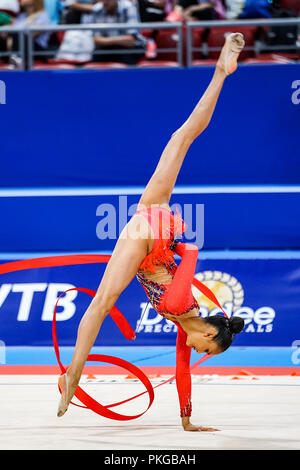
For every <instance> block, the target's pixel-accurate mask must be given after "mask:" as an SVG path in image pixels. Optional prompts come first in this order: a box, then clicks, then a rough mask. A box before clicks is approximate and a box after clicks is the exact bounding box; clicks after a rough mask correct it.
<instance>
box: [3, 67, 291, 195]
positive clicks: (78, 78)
mask: <svg viewBox="0 0 300 470" xmlns="http://www.w3.org/2000/svg"><path fill="white" fill-rule="evenodd" d="M212 75H213V67H199V68H191V69H189V68H185V69H174V68H173V69H170V68H169V69H168V68H164V69H155V68H153V69H137V70H135V69H129V70H121V71H119V70H105V71H102V72H101V71H97V72H95V71H88V70H78V71H69V70H68V71H63V70H60V71H34V72H21V71H20V72H18V73H12V74H9V73H7V72H1V71H0V80H2V81H3V82H5V85H6V105H5V106H3V105H0V119H1V133H2V135H3V136H5V138H3V139H2V140H1V154H2V155H3V156H5V157H4V158H3V159H2V160H1V172H0V187H29V188H30V187H46V186H48V187H52V186H55V187H61V186H68V187H73V186H111V185H113V186H119V185H123V184H126V185H141V184H146V182H147V181H148V180H149V178H150V177H151V174H152V172H153V171H154V169H155V167H156V165H157V162H158V159H159V157H160V155H161V153H162V151H163V149H164V147H165V145H166V144H167V142H168V140H169V138H170V137H171V135H172V133H173V132H174V131H175V130H176V129H178V128H179V127H180V126H182V124H183V122H184V121H185V120H186V119H187V118H188V116H189V114H190V113H191V112H192V110H193V109H194V107H195V106H196V103H197V102H198V100H199V99H200V98H201V96H202V94H203V93H204V91H205V90H206V88H207V86H208V84H209V82H210V80H211V78H212ZM298 80H299V64H296V63H295V64H276V65H270V64H268V65H266V66H263V65H256V66H255V65H251V66H241V67H239V69H238V71H237V73H235V74H234V75H232V76H231V77H230V78H229V79H228V81H226V83H225V85H224V88H223V90H222V93H221V96H220V99H219V102H218V105H217V107H216V112H215V113H214V116H213V119H212V121H211V122H210V124H209V127H208V129H207V130H206V131H205V132H204V133H203V134H202V135H201V137H200V138H199V139H197V141H196V142H195V143H194V144H193V145H192V146H191V148H190V150H189V155H188V158H187V159H186V161H185V163H184V165H183V167H182V170H181V172H180V175H179V179H178V183H179V184H182V185H187V184H191V185H195V184H196V185H199V184H217V185H222V184H299V183H300V173H299V160H298V159H297V158H295V156H296V155H297V154H298V150H299V110H300V105H299V100H298V99H297V97H298V96H299V83H298ZM20 83H22V86H20ZM24 90H26V92H24ZM0 99H1V97H0ZM16 116H17V121H16ZM281 116H284V119H280V117H281Z"/></svg>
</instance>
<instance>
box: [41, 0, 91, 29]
mask: <svg viewBox="0 0 300 470" xmlns="http://www.w3.org/2000/svg"><path fill="white" fill-rule="evenodd" d="M50 1H51V0H50ZM97 1H98V0H80V1H79V2H76V1H74V0H66V1H65V2H64V5H65V8H64V10H63V13H62V23H64V24H80V23H81V17H82V15H83V14H85V13H87V14H92V12H93V10H92V7H93V5H94V4H95V3H97Z"/></svg>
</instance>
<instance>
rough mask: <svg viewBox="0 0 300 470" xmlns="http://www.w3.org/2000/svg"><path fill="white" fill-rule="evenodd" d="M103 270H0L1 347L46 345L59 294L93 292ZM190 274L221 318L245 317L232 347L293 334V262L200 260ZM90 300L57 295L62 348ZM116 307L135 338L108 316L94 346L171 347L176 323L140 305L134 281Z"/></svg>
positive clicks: (299, 292)
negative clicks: (214, 299) (223, 315)
mask: <svg viewBox="0 0 300 470" xmlns="http://www.w3.org/2000/svg"><path fill="white" fill-rule="evenodd" d="M200 258H201V253H200ZM104 269H105V265H101V264H90V265H80V266H67V267H55V268H42V269H32V270H28V271H23V272H22V271H20V272H15V273H9V274H5V275H1V279H0V281H1V283H0V340H1V341H3V342H4V343H5V344H6V345H7V346H18V345H19V346H21V345H23V346H49V345H51V344H52V336H51V322H52V317H53V310H54V305H55V303H56V300H57V298H58V296H59V295H60V294H61V292H63V291H65V290H67V289H70V288H72V287H86V288H90V289H93V290H96V289H97V287H98V284H99V282H100V280H101V277H102V275H103V272H104ZM196 277H197V278H198V279H199V280H201V281H202V282H204V283H206V284H207V285H208V287H210V289H212V290H213V292H214V293H215V295H216V296H217V298H218V299H219V301H220V303H221V304H222V306H223V308H224V309H225V311H226V312H227V314H228V316H232V315H238V316H241V317H243V318H244V320H245V323H246V326H245V329H244V331H243V332H242V333H241V334H239V335H237V337H236V338H235V340H234V345H235V346H291V345H292V343H293V342H294V341H296V340H299V339H300V338H299V337H298V336H299V331H300V315H299V311H300V266H299V260H295V259H294V260H293V259H285V260H284V259H281V260H280V259H231V260H228V259H219V260H218V259H214V260H213V259H202V260H201V259H199V261H198V264H197V269H196ZM194 296H195V297H196V298H197V300H198V302H199V304H200V307H201V315H202V316H203V317H206V316H208V315H214V314H216V313H218V309H216V308H215V307H214V305H212V304H211V303H210V302H209V301H208V299H207V298H205V297H204V296H202V295H200V293H199V292H198V291H196V290H195V291H194ZM90 300H91V298H90V297H88V296H87V295H86V294H83V293H81V292H77V291H71V292H68V293H67V294H66V295H65V296H64V297H63V298H62V299H61V300H60V304H59V305H60V306H59V308H58V313H57V321H58V324H57V329H58V339H59V343H60V345H61V346H73V345H74V343H75V340H76V332H77V327H78V325H79V322H80V319H81V318H82V315H83V314H84V311H85V309H86V308H87V307H88V305H89V302H90ZM117 306H118V308H119V309H120V310H121V312H122V313H123V314H124V315H125V316H126V318H127V319H128V321H129V323H130V324H131V326H132V327H133V328H134V329H135V330H136V331H137V337H136V340H135V341H134V342H132V341H127V340H126V339H125V338H124V337H123V336H122V335H121V333H120V331H119V330H118V328H117V327H116V325H115V324H114V322H113V320H112V319H111V318H109V317H107V319H106V320H105V322H104V324H103V327H102V329H101V332H100V334H99V336H98V338H97V340H96V345H98V346H132V345H137V346H145V345H148V346H168V345H174V344H175V338H176V327H175V325H174V324H173V323H172V322H170V321H167V320H165V319H163V318H162V317H160V316H159V315H158V314H157V313H156V312H155V311H154V309H153V308H149V306H148V307H147V300H146V297H145V294H144V291H143V289H142V287H141V286H140V285H139V284H138V282H137V280H136V279H134V280H133V281H132V282H131V284H130V285H129V286H128V288H127V289H126V290H125V291H124V292H123V293H122V295H121V296H120V298H119V299H118V301H117ZM143 313H144V314H143ZM297 335H298V336H297Z"/></svg>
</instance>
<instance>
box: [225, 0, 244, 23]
mask: <svg viewBox="0 0 300 470" xmlns="http://www.w3.org/2000/svg"><path fill="white" fill-rule="evenodd" d="M244 5H245V0H226V16H227V19H228V20H234V19H236V18H238V17H239V16H240V14H241V13H242V11H243V8H244Z"/></svg>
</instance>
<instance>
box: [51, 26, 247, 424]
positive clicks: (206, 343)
mask: <svg viewBox="0 0 300 470" xmlns="http://www.w3.org/2000/svg"><path fill="white" fill-rule="evenodd" d="M243 47H244V40H243V36H242V35H241V34H239V33H234V34H230V35H228V36H227V37H226V40H225V44H224V46H223V49H222V51H221V54H220V57H219V60H218V62H217V64H216V68H215V72H214V75H213V78H212V80H211V83H210V84H209V86H208V88H207V90H206V91H205V93H204V95H203V96H202V98H201V100H200V101H199V103H198V104H197V106H196V107H195V109H194V111H193V112H192V114H191V115H190V117H189V118H188V119H187V121H186V122H185V123H184V124H183V125H182V126H181V127H180V128H179V129H178V130H177V131H176V132H175V133H174V134H173V135H172V137H171V139H170V141H169V142H168V144H167V146H166V148H165V149H164V151H163V153H162V156H161V158H160V160H159V163H158V165H157V168H156V170H155V172H154V174H153V176H152V177H151V179H150V181H149V183H148V185H147V186H146V188H145V190H144V193H143V195H142V197H141V199H140V201H139V204H138V208H137V212H136V214H135V215H134V216H133V217H132V218H131V220H130V221H129V223H128V224H127V225H126V227H125V228H124V230H123V231H122V233H121V235H120V237H119V239H118V241H117V243H116V246H115V249H114V251H113V253H112V256H111V258H110V261H109V263H108V264H107V267H106V270H105V273H104V275H103V278H102V280H101V283H100V285H99V288H98V290H97V294H96V296H95V297H94V299H93V301H92V302H91V304H90V306H89V307H88V309H87V311H86V312H85V314H84V316H83V318H82V320H81V322H80V325H79V328H78V335H77V341H76V346H75V351H74V355H73V358H72V362H71V364H70V366H69V368H68V370H67V373H66V374H64V375H62V376H60V377H59V387H60V390H61V392H62V394H61V399H60V402H59V407H58V413H57V415H58V416H63V415H64V413H65V412H66V411H67V408H68V405H69V403H70V401H71V399H72V397H73V395H74V393H75V391H76V388H77V385H78V383H79V380H80V377H81V374H82V370H83V367H84V364H85V362H86V358H87V356H88V354H89V352H90V350H91V348H92V346H93V344H94V342H95V340H96V337H97V335H98V333H99V330H100V327H101V325H102V322H103V320H104V319H105V317H106V316H107V315H108V313H109V312H110V310H111V309H112V307H113V306H114V305H115V303H116V301H117V299H118V297H119V296H120V294H121V293H122V292H123V291H124V289H125V288H126V287H127V286H128V284H129V283H130V282H131V280H132V279H133V277H134V276H137V278H138V280H139V282H140V283H141V285H142V286H143V288H144V289H145V291H146V294H147V296H148V299H149V301H150V303H151V305H152V306H153V307H154V308H155V310H156V311H157V312H158V313H160V314H161V315H162V316H164V317H165V318H167V319H169V320H172V321H173V322H174V323H175V324H176V325H177V327H178V335H177V343H176V355H177V359H176V385H177V390H178V395H179V402H180V415H181V418H182V426H183V428H184V429H185V430H186V431H213V430H214V429H212V428H204V427H199V426H193V425H192V424H191V423H190V416H191V376H190V356H191V348H194V349H195V350H196V351H197V352H198V353H203V352H206V353H208V354H210V355H212V354H219V353H221V352H223V351H225V350H226V349H227V348H228V347H229V346H230V344H231V343H232V340H233V338H234V336H235V334H236V333H240V332H241V331H242V329H243V326H244V321H243V320H242V319H241V318H239V317H232V318H230V319H228V318H225V317H224V316H221V315H216V316H212V317H207V318H201V317H200V316H199V305H198V303H197V302H196V300H195V299H194V297H193V295H192V291H191V285H192V281H193V277H194V271H195V267H196V262H197V257H198V249H197V247H196V246H194V245H191V244H185V243H178V242H177V240H176V237H178V236H179V235H181V234H182V233H183V231H184V229H185V226H184V222H183V221H182V219H181V217H180V216H179V215H174V214H172V212H171V211H170V207H169V201H170V197H171V194H172V190H173V188H174V185H175V182H176V179H177V176H178V173H179V170H180V168H181V165H182V163H183V160H184V157H185V155H186V153H187V151H188V149H189V147H190V145H191V144H192V142H193V141H194V140H195V139H196V138H197V137H198V136H199V135H200V134H201V133H202V132H203V131H204V129H205V128H206V127H207V125H208V124H209V122H210V119H211V117H212V114H213V112H214V109H215V106H216V103H217V100H218V97H219V94H220V92H221V89H222V86H223V83H224V80H225V78H226V76H227V75H229V74H231V73H233V72H234V71H235V70H236V68H237V59H238V56H239V53H240V52H241V50H242V49H243ZM175 253H177V254H178V255H179V256H181V258H182V259H181V262H180V264H179V266H178V267H177V265H176V264H175V262H174V256H175Z"/></svg>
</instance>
